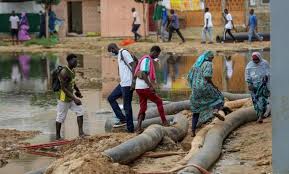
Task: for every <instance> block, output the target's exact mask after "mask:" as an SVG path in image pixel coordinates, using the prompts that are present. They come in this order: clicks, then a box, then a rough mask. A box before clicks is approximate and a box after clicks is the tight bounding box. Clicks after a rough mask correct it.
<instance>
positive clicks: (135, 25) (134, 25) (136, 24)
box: [131, 8, 141, 41]
mask: <svg viewBox="0 0 289 174" xmlns="http://www.w3.org/2000/svg"><path fill="white" fill-rule="evenodd" d="M131 12H132V16H133V22H132V30H131V31H132V32H133V33H134V40H135V41H138V40H139V39H140V38H141V35H140V34H138V33H137V31H138V29H139V27H140V24H141V23H140V18H139V15H138V12H137V11H136V10H135V8H132V9H131Z"/></svg>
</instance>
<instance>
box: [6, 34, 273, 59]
mask: <svg viewBox="0 0 289 174" xmlns="http://www.w3.org/2000/svg"><path fill="white" fill-rule="evenodd" d="M111 42H115V43H118V44H119V43H120V42H121V39H111V38H110V39H101V38H85V37H84V38H78V37H77V38H65V39H63V40H61V42H60V43H59V44H57V45H56V46H54V47H51V48H45V47H42V46H37V45H33V46H24V45H17V46H13V45H8V46H0V52H15V51H16V52H17V51H18V52H22V51H24V52H60V53H63V52H73V53H78V54H95V55H102V54H106V50H107V49H106V48H107V45H108V44H109V43H111ZM270 44H271V43H270V42H267V41H264V42H253V43H251V44H249V43H248V42H239V43H225V44H220V43H214V44H205V45H203V44H201V43H200V40H188V41H187V42H186V43H184V44H180V43H179V42H178V41H177V40H175V41H173V42H170V43H167V42H158V41H156V40H153V39H148V40H147V41H142V42H137V43H134V44H131V45H129V46H125V48H127V49H129V50H130V51H132V52H135V53H147V52H148V51H149V49H150V48H151V47H152V46H153V45H159V46H160V47H161V49H162V51H164V52H174V53H177V54H192V53H201V52H203V51H204V50H212V51H226V50H230V51H242V50H248V49H263V48H270Z"/></svg>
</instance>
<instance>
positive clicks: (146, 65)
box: [135, 58, 150, 89]
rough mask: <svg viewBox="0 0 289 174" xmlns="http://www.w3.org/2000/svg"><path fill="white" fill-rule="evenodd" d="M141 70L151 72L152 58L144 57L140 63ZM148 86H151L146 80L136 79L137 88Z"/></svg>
mask: <svg viewBox="0 0 289 174" xmlns="http://www.w3.org/2000/svg"><path fill="white" fill-rule="evenodd" d="M140 71H142V72H147V73H149V71H150V59H149V58H145V59H143V61H142V62H141V64H140ZM148 78H149V76H148ZM147 88H149V86H148V84H147V83H146V82H145V81H144V80H142V79H140V78H137V79H136V84H135V89H147Z"/></svg>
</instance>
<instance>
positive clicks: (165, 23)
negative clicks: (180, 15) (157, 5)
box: [161, 7, 169, 42]
mask: <svg viewBox="0 0 289 174" xmlns="http://www.w3.org/2000/svg"><path fill="white" fill-rule="evenodd" d="M168 19H169V17H168V12H167V9H166V7H163V8H162V20H161V39H162V41H163V42H165V41H167V40H168V38H169V33H168V32H167V26H168V22H169V20H168Z"/></svg>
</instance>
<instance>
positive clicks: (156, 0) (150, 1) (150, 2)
mask: <svg viewBox="0 0 289 174" xmlns="http://www.w3.org/2000/svg"><path fill="white" fill-rule="evenodd" d="M134 1H135V2H138V3H143V1H144V0H134ZM158 1H160V0H145V3H149V4H152V3H154V2H158Z"/></svg>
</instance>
